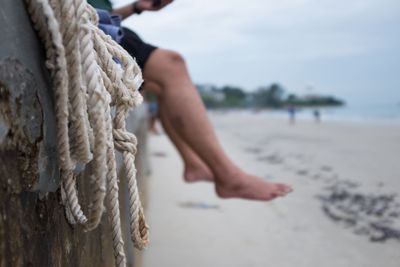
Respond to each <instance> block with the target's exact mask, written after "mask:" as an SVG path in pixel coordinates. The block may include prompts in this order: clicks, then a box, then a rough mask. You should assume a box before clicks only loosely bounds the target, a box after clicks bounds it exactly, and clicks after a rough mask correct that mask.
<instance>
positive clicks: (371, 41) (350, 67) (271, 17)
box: [114, 0, 400, 103]
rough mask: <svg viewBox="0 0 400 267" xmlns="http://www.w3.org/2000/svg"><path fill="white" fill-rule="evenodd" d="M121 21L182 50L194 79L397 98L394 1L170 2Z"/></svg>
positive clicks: (399, 75)
mask: <svg viewBox="0 0 400 267" xmlns="http://www.w3.org/2000/svg"><path fill="white" fill-rule="evenodd" d="M129 2H130V1H125V0H114V3H115V6H119V5H123V4H126V3H129ZM125 25H126V26H128V27H130V28H132V29H133V30H135V31H136V32H137V33H139V34H140V35H141V36H142V38H143V39H145V40H146V41H147V42H149V43H152V44H155V45H157V46H159V47H163V48H169V49H173V50H176V51H179V52H180V53H182V54H183V55H184V57H185V58H186V60H187V63H188V65H189V68H190V72H191V75H192V77H193V80H194V81H195V82H196V83H213V84H216V85H226V84H230V85H239V86H242V87H244V88H246V89H248V90H254V89H255V88H257V87H258V86H263V85H268V84H270V83H272V82H279V83H280V84H282V85H283V86H284V87H285V88H286V89H287V90H289V91H291V92H295V93H306V91H307V90H306V89H305V88H307V87H309V86H312V87H313V88H315V89H314V91H315V92H318V93H327V94H334V95H336V96H339V97H343V98H344V99H346V100H348V101H349V102H350V103H356V102H360V101H359V100H360V99H361V100H362V102H368V103H374V102H377V103H385V102H387V103H400V51H399V49H400V0H275V1H272V0H175V1H174V3H172V4H171V5H170V6H168V7H167V8H165V9H164V10H162V11H160V12H155V13H149V12H148V13H143V14H142V15H140V16H133V17H131V18H129V19H127V20H126V22H125Z"/></svg>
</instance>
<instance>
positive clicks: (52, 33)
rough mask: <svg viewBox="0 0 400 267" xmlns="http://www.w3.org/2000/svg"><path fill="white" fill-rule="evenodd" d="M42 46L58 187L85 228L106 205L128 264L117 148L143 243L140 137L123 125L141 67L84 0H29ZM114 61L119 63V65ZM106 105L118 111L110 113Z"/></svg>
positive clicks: (72, 217)
mask: <svg viewBox="0 0 400 267" xmlns="http://www.w3.org/2000/svg"><path fill="white" fill-rule="evenodd" d="M26 2H27V6H28V10H29V13H30V15H31V19H32V22H33V24H34V27H35V29H36V30H37V31H38V33H39V36H40V38H41V40H42V42H43V44H44V46H45V49H46V55H47V61H46V66H47V68H48V69H49V70H50V74H51V77H52V83H53V95H54V105H55V113H56V120H57V125H56V126H57V142H58V159H59V165H60V169H61V181H62V182H61V191H62V196H63V197H64V201H65V206H66V213H67V218H68V219H69V221H70V223H78V224H81V225H83V226H84V227H85V229H87V230H92V229H95V228H96V227H97V226H98V224H99V223H100V220H101V217H102V214H103V211H104V207H103V205H104V203H105V206H106V209H107V213H108V215H109V220H110V223H111V227H112V237H113V247H114V255H115V263H116V265H117V266H125V265H126V260H125V254H124V247H123V244H124V242H123V239H122V234H121V222H120V211H119V202H118V190H119V189H118V178H117V171H116V159H115V148H116V149H117V150H119V151H120V152H122V154H123V163H124V167H125V169H126V176H127V184H128V191H129V196H130V197H129V201H130V203H129V208H130V228H131V237H132V241H133V242H134V245H135V247H137V248H139V249H143V248H144V247H146V245H147V244H148V226H147V224H146V222H145V218H144V214H143V209H142V205H141V202H140V199H139V192H138V188H137V182H136V169H135V165H134V160H135V153H136V145H137V140H136V137H135V136H134V135H133V134H132V133H130V132H128V131H127V130H126V127H125V120H126V117H127V114H128V111H129V109H130V108H133V107H136V106H137V105H139V104H140V103H141V101H142V97H141V95H140V94H139V92H138V88H139V87H140V85H141V83H142V75H141V71H140V69H139V67H138V65H137V64H136V62H135V61H134V60H133V59H132V57H131V56H130V55H129V54H127V52H126V51H125V50H124V49H123V48H122V47H120V46H119V45H118V44H117V43H115V42H114V41H113V40H112V39H111V38H110V37H109V36H107V35H105V34H104V33H103V32H102V31H101V30H99V29H98V28H97V24H98V17H97V14H96V11H95V10H94V9H93V8H92V7H91V6H90V5H88V4H87V3H86V1H85V0H63V1H59V0H26ZM116 60H117V61H118V63H116ZM111 109H115V115H114V116H112V111H111ZM88 163H90V164H91V165H92V170H93V173H92V175H91V177H92V178H91V183H92V199H91V202H90V204H89V206H88V209H89V211H88V215H85V214H84V212H83V210H82V207H81V205H80V204H79V199H78V194H77V189H76V175H75V172H76V169H77V166H78V165H80V166H85V165H86V164H88Z"/></svg>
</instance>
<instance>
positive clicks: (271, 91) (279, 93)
mask: <svg viewBox="0 0 400 267" xmlns="http://www.w3.org/2000/svg"><path fill="white" fill-rule="evenodd" d="M284 94H285V89H283V87H282V86H281V85H279V84H277V83H273V84H271V85H270V86H267V87H260V88H259V89H258V90H257V91H256V92H255V93H254V95H253V99H254V104H255V106H257V107H271V108H279V107H281V106H282V105H283V96H284Z"/></svg>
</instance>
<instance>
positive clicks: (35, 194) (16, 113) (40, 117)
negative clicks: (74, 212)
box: [0, 0, 113, 267]
mask: <svg viewBox="0 0 400 267" xmlns="http://www.w3.org/2000/svg"><path fill="white" fill-rule="evenodd" d="M0 6H1V10H0V25H1V27H0V267H3V266H113V253H112V248H111V242H110V236H109V226H108V224H107V216H103V220H102V223H101V225H100V226H99V228H98V229H96V230H94V231H92V232H89V233H85V232H83V230H82V228H81V227H72V226H71V225H69V224H68V223H67V221H66V218H65V216H64V208H63V206H62V205H61V201H60V194H59V190H58V182H59V181H58V179H59V173H58V167H57V159H56V158H57V157H56V144H55V143H56V140H55V123H54V112H53V106H52V101H51V95H50V92H51V91H50V90H49V84H48V82H47V81H48V77H47V76H46V75H47V72H46V70H45V68H44V52H43V51H42V47H41V46H40V44H39V42H38V40H37V37H36V35H35V32H34V31H33V29H32V27H31V24H30V21H29V17H28V15H27V13H26V11H25V7H24V3H23V0H13V1H10V0H0ZM87 178H88V177H83V176H82V177H79V178H78V189H79V194H80V199H81V200H82V202H83V203H82V204H83V206H86V204H87V203H85V202H86V198H85V196H86V194H85V192H88V191H89V190H88V189H89V186H90V185H89V184H88V183H87V181H89V179H87Z"/></svg>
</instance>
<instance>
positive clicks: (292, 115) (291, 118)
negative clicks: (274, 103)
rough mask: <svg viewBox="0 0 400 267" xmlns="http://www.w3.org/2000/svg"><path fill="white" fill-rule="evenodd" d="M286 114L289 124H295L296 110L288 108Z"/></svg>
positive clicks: (291, 106) (291, 107)
mask: <svg viewBox="0 0 400 267" xmlns="http://www.w3.org/2000/svg"><path fill="white" fill-rule="evenodd" d="M288 114H289V123H290V124H295V122H296V108H295V106H293V105H290V106H289V107H288Z"/></svg>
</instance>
